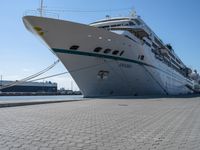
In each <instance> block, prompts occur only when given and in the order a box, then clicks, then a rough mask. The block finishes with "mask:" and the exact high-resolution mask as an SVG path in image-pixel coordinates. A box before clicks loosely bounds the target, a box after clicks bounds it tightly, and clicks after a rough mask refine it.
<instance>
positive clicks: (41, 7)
mask: <svg viewBox="0 0 200 150" xmlns="http://www.w3.org/2000/svg"><path fill="white" fill-rule="evenodd" d="M39 12H40V16H41V17H42V16H43V12H44V0H41V1H40V8H39Z"/></svg>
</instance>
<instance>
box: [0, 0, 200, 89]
mask: <svg viewBox="0 0 200 150" xmlns="http://www.w3.org/2000/svg"><path fill="white" fill-rule="evenodd" d="M44 1H45V5H46V6H47V9H54V10H55V9H57V10H60V9H67V10H79V11H80V10H81V11H82V10H83V11H84V10H85V11H87V10H90V11H93V10H97V11H99V10H106V11H105V12H95V13H81V12H77V13H75V12H65V13H59V15H60V18H62V19H66V20H71V21H75V22H80V23H86V24H87V23H90V22H93V21H96V20H99V19H103V18H105V16H106V15H110V16H123V15H128V14H129V11H130V10H128V9H127V10H120V11H113V10H116V9H117V10H118V9H123V8H135V10H136V11H137V14H138V15H140V16H141V17H142V18H143V20H144V21H145V22H146V23H147V24H148V25H149V26H150V27H151V28H152V29H153V31H154V32H155V33H156V34H157V35H158V36H159V37H160V38H161V39H162V40H163V41H164V42H165V43H171V44H172V45H173V47H174V49H175V51H176V53H177V54H178V55H179V56H180V58H181V59H182V60H183V62H184V63H185V64H187V65H188V66H189V67H192V68H193V69H197V70H199V71H200V61H199V60H200V50H199V49H200V48H199V45H198V44H200V38H199V37H200V1H199V0H167V1H163V0H123V1H122V0H101V1H94V0H67V1H66V0H44ZM38 7H39V0H16V1H13V0H2V1H1V5H0V14H1V15H0V20H1V21H0V33H1V36H0V39H1V40H0V43H1V48H0V75H3V79H6V80H19V79H21V78H23V77H26V76H29V75H31V74H34V73H36V72H38V71H40V70H42V69H43V68H45V67H47V66H48V65H50V64H52V63H53V62H54V61H55V60H57V58H56V57H55V56H54V55H53V54H52V53H51V52H50V51H49V50H48V49H47V48H46V47H45V46H44V45H43V44H42V43H41V42H40V41H39V40H38V39H37V38H35V37H34V36H33V35H32V34H30V33H29V32H28V31H27V30H26V29H25V27H24V25H23V22H22V17H23V15H24V13H25V12H26V11H27V10H34V9H37V8H38ZM64 71H66V69H65V68H64V67H63V65H62V64H59V65H58V66H56V67H55V68H54V69H53V70H51V71H50V72H48V73H46V74H45V75H44V76H46V75H51V74H55V73H60V72H64ZM50 80H51V81H55V82H58V83H59V87H65V88H67V89H70V86H71V81H72V79H71V77H70V75H64V76H60V77H56V78H52V79H50ZM74 85H75V84H74ZM75 89H77V87H76V86H75Z"/></svg>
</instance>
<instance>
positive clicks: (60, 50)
mask: <svg viewBox="0 0 200 150" xmlns="http://www.w3.org/2000/svg"><path fill="white" fill-rule="evenodd" d="M52 50H53V51H54V52H57V53H67V54H74V55H82V56H92V57H98V58H107V59H112V60H120V61H125V62H131V63H136V64H139V65H145V66H149V67H153V68H156V67H154V66H152V65H149V64H147V63H144V62H141V61H136V60H132V59H127V58H122V57H116V56H110V55H104V54H95V53H88V52H81V51H75V50H65V49H57V48H53V49H52ZM156 69H158V68H156Z"/></svg>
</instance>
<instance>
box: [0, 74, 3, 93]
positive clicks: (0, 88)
mask: <svg viewBox="0 0 200 150" xmlns="http://www.w3.org/2000/svg"><path fill="white" fill-rule="evenodd" d="M2 79H3V76H2V75H1V87H0V91H1V90H2V87H3V80H2Z"/></svg>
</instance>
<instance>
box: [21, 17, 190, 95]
mask: <svg viewBox="0 0 200 150" xmlns="http://www.w3.org/2000/svg"><path fill="white" fill-rule="evenodd" d="M23 19H24V23H25V25H26V27H27V28H28V29H29V30H30V31H31V32H33V33H34V34H36V35H38V32H37V31H35V30H34V27H40V28H41V29H42V31H40V32H43V33H42V34H41V35H40V37H41V38H42V40H44V41H45V43H46V44H47V45H48V47H49V48H50V49H51V51H52V52H53V53H54V54H56V55H57V56H58V58H59V59H60V60H61V61H62V63H63V64H64V65H65V67H66V68H67V70H68V71H69V72H70V74H71V76H72V77H73V78H74V80H75V82H76V83H77V85H78V86H79V88H80V90H81V91H82V93H83V94H84V96H85V97H100V96H134V95H178V94H187V93H190V92H191V91H190V90H189V89H188V88H187V87H186V85H190V86H192V83H191V81H190V80H189V79H187V78H185V77H184V76H182V75H181V74H179V73H178V72H176V71H175V70H173V69H172V68H170V67H168V66H167V65H165V64H164V63H160V62H159V61H158V60H156V59H155V58H154V56H153V54H152V53H151V50H149V49H148V48H147V47H145V46H141V45H140V44H138V43H136V42H133V41H131V40H129V39H127V38H125V37H123V36H120V35H118V34H115V33H112V32H109V31H105V30H103V29H98V28H95V27H90V26H87V25H83V24H77V23H72V22H68V21H62V20H56V19H48V18H41V17H33V16H27V17H24V18H23ZM72 45H79V46H80V48H79V49H78V50H70V49H69V48H70V47H71V46H72ZM96 47H102V48H104V49H106V48H110V49H113V50H116V49H117V50H124V51H125V53H124V55H122V56H113V55H112V54H104V53H95V52H94V51H93V50H94V49H95V48H96ZM141 53H142V54H144V55H145V59H144V60H143V61H141V60H138V55H140V54H141ZM99 72H103V75H102V76H101V75H99ZM104 73H105V74H104Z"/></svg>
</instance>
